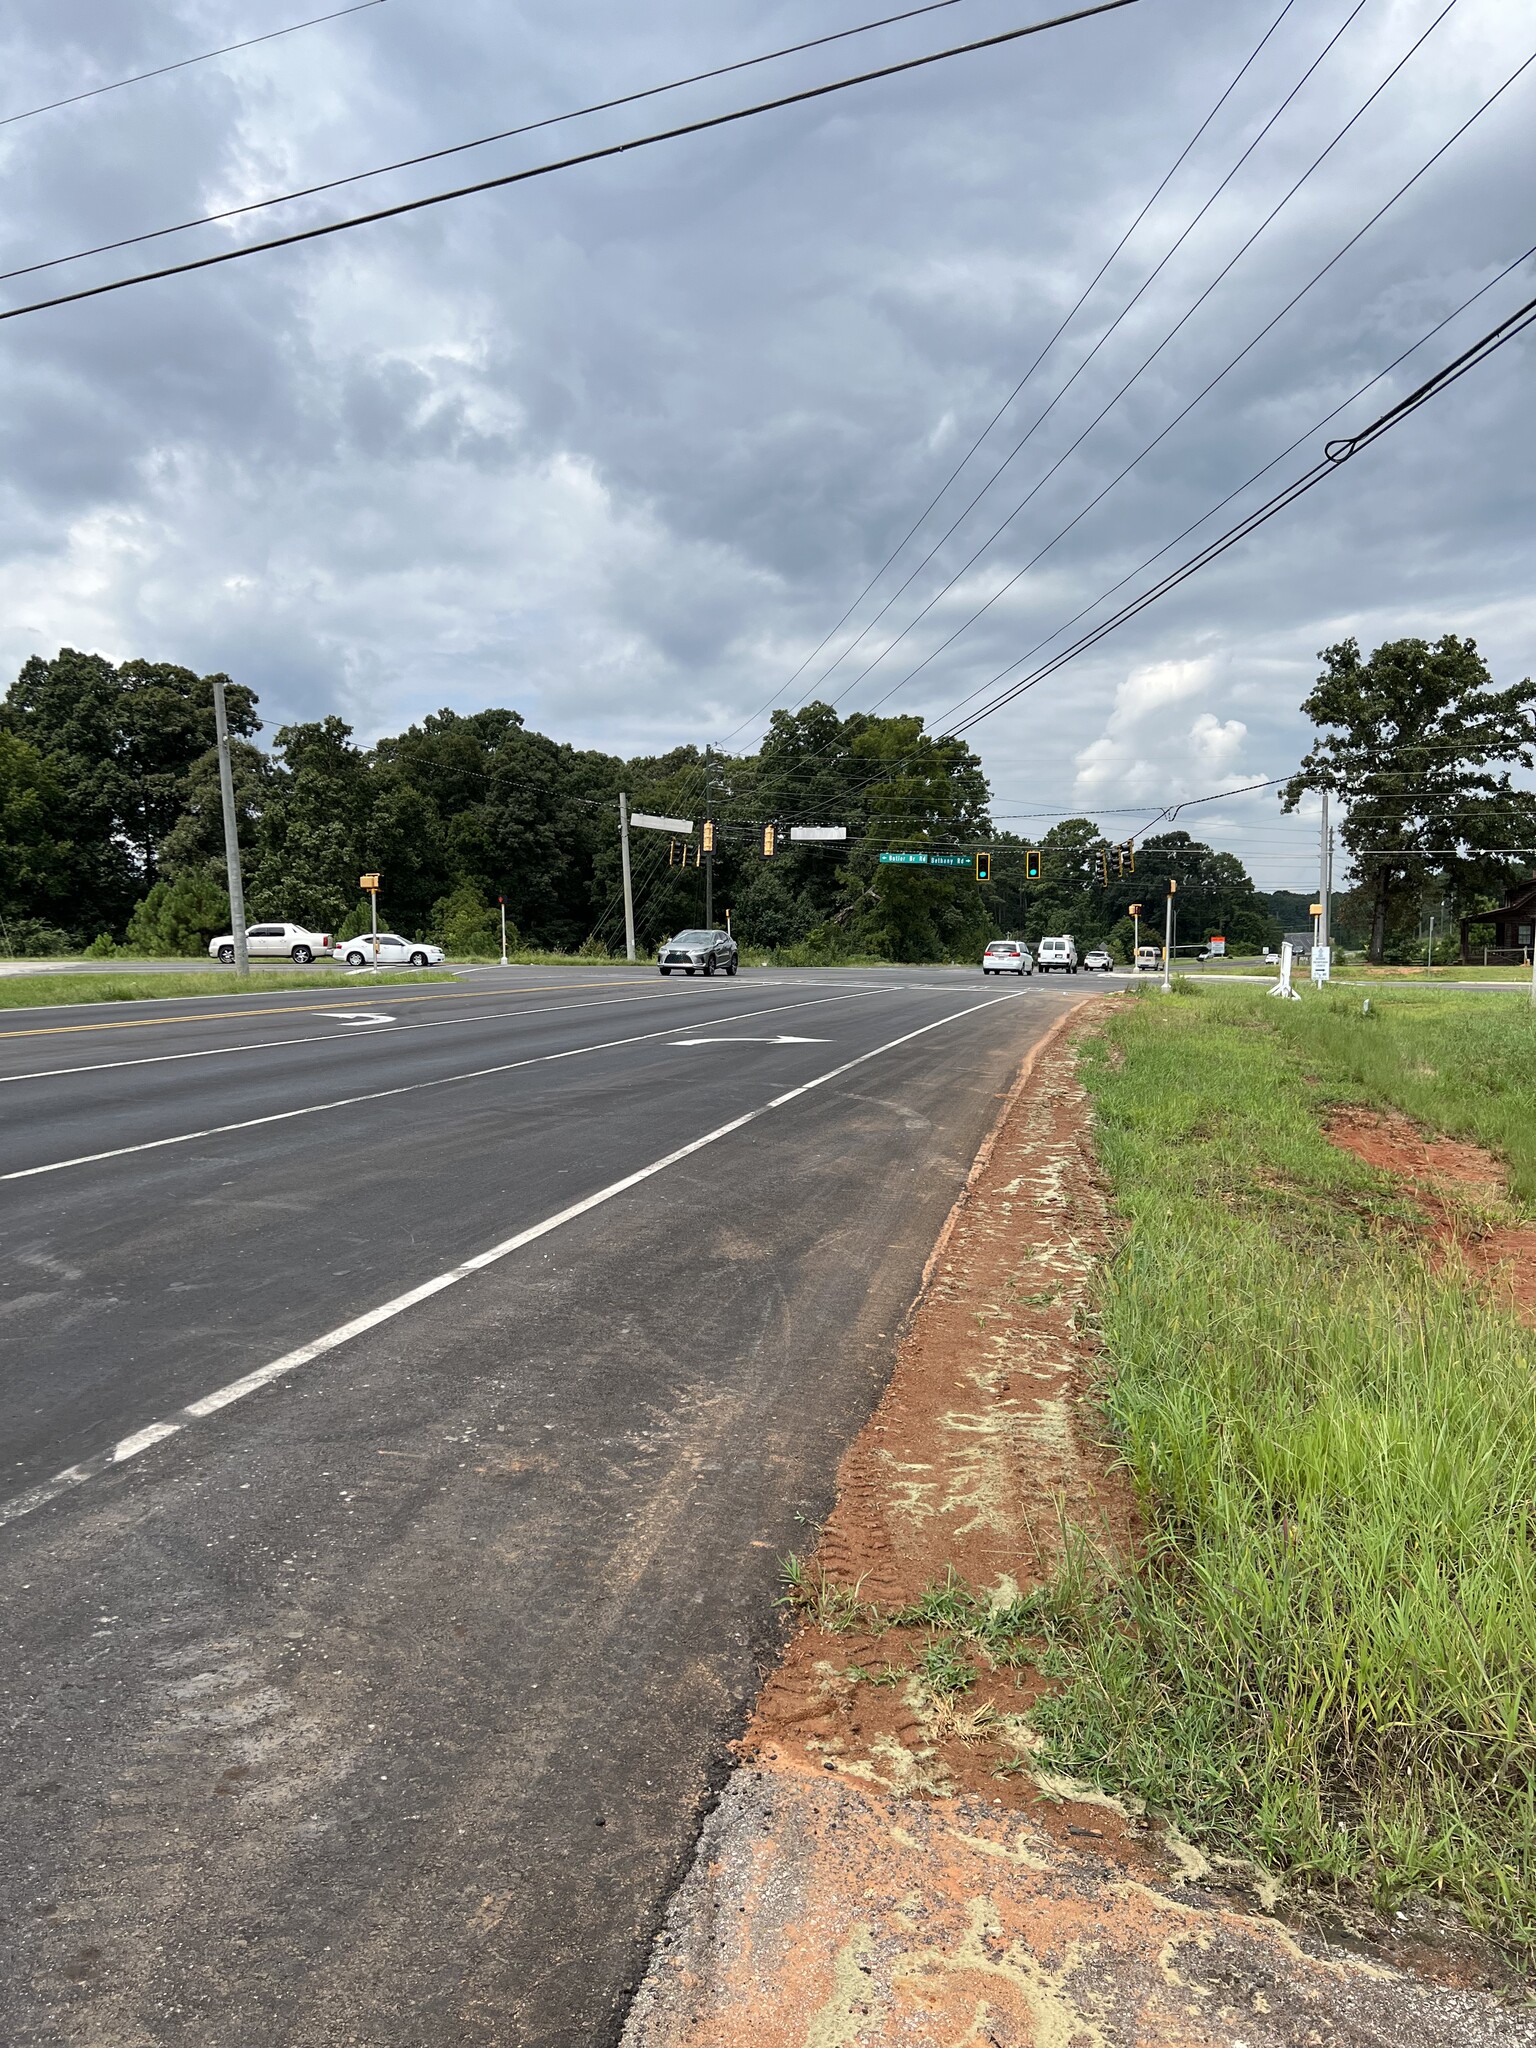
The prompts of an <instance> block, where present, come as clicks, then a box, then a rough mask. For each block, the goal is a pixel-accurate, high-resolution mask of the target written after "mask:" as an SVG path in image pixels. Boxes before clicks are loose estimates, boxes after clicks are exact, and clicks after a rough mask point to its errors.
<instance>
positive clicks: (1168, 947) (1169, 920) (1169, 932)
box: [1163, 875, 1179, 996]
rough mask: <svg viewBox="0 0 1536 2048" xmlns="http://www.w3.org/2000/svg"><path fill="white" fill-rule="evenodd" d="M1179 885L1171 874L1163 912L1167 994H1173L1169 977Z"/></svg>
mask: <svg viewBox="0 0 1536 2048" xmlns="http://www.w3.org/2000/svg"><path fill="white" fill-rule="evenodd" d="M1178 886H1179V885H1178V883H1177V882H1176V881H1175V880H1174V878H1173V877H1172V876H1171V875H1170V876H1169V878H1168V904H1167V908H1166V909H1165V910H1164V912H1163V994H1164V995H1165V996H1171V995H1172V994H1173V983H1172V982H1171V981H1170V980H1169V978H1168V977H1169V972H1170V967H1171V963H1172V960H1173V899H1174V894H1175V892H1176V891H1177V889H1178Z"/></svg>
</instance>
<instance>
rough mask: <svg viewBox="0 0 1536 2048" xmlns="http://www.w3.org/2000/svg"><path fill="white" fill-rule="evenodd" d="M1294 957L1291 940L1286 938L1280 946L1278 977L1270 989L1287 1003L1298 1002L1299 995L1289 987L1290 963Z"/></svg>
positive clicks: (1272, 993)
mask: <svg viewBox="0 0 1536 2048" xmlns="http://www.w3.org/2000/svg"><path fill="white" fill-rule="evenodd" d="M1295 958H1296V955H1295V952H1294V951H1293V949H1292V946H1291V942H1290V940H1289V939H1286V940H1285V941H1284V943H1283V944H1282V945H1281V948H1280V979H1279V980H1278V981H1277V982H1276V983H1275V985H1274V987H1273V988H1272V989H1271V990H1270V994H1271V995H1272V996H1282V997H1284V999H1285V1001H1286V1002H1288V1003H1299V1002H1300V1001H1301V996H1300V994H1299V993H1298V991H1297V990H1295V989H1293V988H1292V987H1291V963H1292V962H1293V961H1294V959H1295Z"/></svg>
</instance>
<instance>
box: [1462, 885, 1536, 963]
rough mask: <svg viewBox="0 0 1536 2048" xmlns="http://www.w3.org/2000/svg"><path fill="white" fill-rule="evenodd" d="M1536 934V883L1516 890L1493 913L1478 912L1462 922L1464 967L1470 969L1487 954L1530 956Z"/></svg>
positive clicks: (1489, 911) (1490, 911)
mask: <svg viewBox="0 0 1536 2048" xmlns="http://www.w3.org/2000/svg"><path fill="white" fill-rule="evenodd" d="M1533 934H1536V882H1530V883H1527V885H1526V886H1525V887H1524V888H1523V889H1517V890H1516V892H1515V894H1514V895H1513V896H1511V897H1510V899H1509V901H1508V902H1507V903H1501V904H1499V905H1498V906H1497V908H1496V909H1493V910H1479V911H1475V912H1474V913H1473V915H1472V916H1471V917H1464V918H1463V919H1462V920H1461V964H1462V965H1463V967H1470V966H1471V965H1472V964H1473V962H1474V961H1476V960H1480V959H1481V958H1482V956H1483V954H1484V953H1504V954H1508V955H1509V956H1511V958H1519V957H1521V956H1523V957H1524V958H1525V959H1526V960H1529V959H1530V957H1531V942H1532V937H1533Z"/></svg>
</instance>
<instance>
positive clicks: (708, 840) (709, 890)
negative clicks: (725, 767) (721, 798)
mask: <svg viewBox="0 0 1536 2048" xmlns="http://www.w3.org/2000/svg"><path fill="white" fill-rule="evenodd" d="M714 928H715V823H714V813H713V810H712V808H711V803H710V790H709V749H708V747H706V748H705V749H704V929H705V930H706V931H707V932H712V931H713V930H714Z"/></svg>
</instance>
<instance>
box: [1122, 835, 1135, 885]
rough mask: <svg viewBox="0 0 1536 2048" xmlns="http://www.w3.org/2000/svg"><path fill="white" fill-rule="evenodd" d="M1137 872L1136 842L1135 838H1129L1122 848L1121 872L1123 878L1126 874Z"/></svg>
mask: <svg viewBox="0 0 1536 2048" xmlns="http://www.w3.org/2000/svg"><path fill="white" fill-rule="evenodd" d="M1135 872H1136V842H1135V840H1134V839H1127V841H1126V842H1125V844H1124V846H1122V847H1121V848H1120V874H1121V877H1122V879H1123V878H1124V877H1125V876H1126V875H1134V874H1135Z"/></svg>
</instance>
